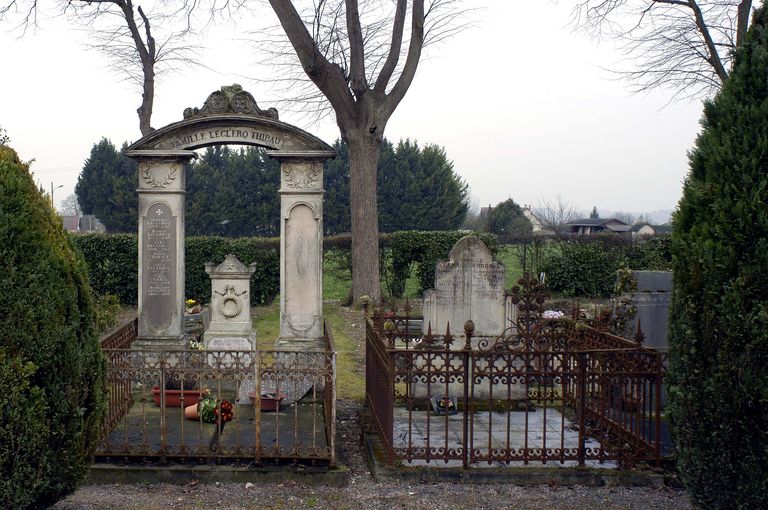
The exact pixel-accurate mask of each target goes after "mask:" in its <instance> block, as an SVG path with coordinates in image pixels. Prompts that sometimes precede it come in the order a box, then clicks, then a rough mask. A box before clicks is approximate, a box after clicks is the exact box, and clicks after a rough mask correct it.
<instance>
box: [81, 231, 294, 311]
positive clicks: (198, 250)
mask: <svg viewBox="0 0 768 510" xmlns="http://www.w3.org/2000/svg"><path fill="white" fill-rule="evenodd" d="M73 239H74V243H75V245H76V246H77V247H78V248H80V250H81V251H82V253H83V256H84V257H85V260H86V262H87V264H88V267H89V269H90V273H91V281H92V282H93V288H94V289H95V290H96V292H98V293H99V294H114V295H116V296H117V297H118V299H120V301H121V302H122V303H125V304H133V305H135V304H136V303H137V300H138V264H139V255H138V253H139V248H138V238H137V236H136V235H134V234H80V235H75V236H73ZM228 253H232V254H233V255H235V256H236V257H237V258H238V259H240V261H241V262H243V263H244V264H246V265H248V264H251V263H252V262H255V263H256V272H255V273H254V275H253V277H252V280H251V304H252V305H260V304H265V303H269V302H271V301H272V300H273V299H274V298H275V296H276V295H277V294H278V293H279V292H280V240H279V239H277V238H259V237H243V238H237V239H230V238H224V237H187V238H186V239H185V255H184V256H185V280H186V282H185V292H186V297H187V298H193V299H198V300H202V301H203V302H210V299H211V280H210V278H209V276H208V275H207V274H206V272H205V264H206V262H214V263H216V264H218V263H221V261H223V260H224V257H225V256H226V255H227V254H228Z"/></svg>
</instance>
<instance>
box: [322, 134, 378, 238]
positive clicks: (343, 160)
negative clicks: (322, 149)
mask: <svg viewBox="0 0 768 510" xmlns="http://www.w3.org/2000/svg"><path fill="white" fill-rule="evenodd" d="M385 146H388V147H389V150H390V152H391V150H392V146H391V144H389V143H388V142H386V141H385V143H383V144H382V149H381V152H382V156H383V155H384V152H385V149H384V148H385ZM333 148H334V149H335V150H336V157H335V158H334V159H330V160H326V161H325V167H324V168H323V181H324V182H323V187H324V188H325V196H324V197H323V230H324V231H325V234H326V235H330V234H340V233H343V232H350V231H351V228H352V225H351V223H350V220H351V217H350V214H351V213H350V209H349V153H348V151H347V145H346V144H344V143H341V140H336V143H334V144H333Z"/></svg>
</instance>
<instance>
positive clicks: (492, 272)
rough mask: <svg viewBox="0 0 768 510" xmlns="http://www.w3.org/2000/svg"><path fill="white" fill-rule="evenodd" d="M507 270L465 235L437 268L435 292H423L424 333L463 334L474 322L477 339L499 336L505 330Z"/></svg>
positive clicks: (477, 240)
mask: <svg viewBox="0 0 768 510" xmlns="http://www.w3.org/2000/svg"><path fill="white" fill-rule="evenodd" d="M504 284H505V269H504V266H503V265H502V264H501V263H499V262H496V261H494V260H493V257H492V255H491V252H490V251H489V250H488V247H487V246H485V243H483V242H482V241H481V240H480V238H478V237H477V236H471V235H470V236H464V237H462V238H461V239H459V241H457V242H456V244H455V245H454V246H453V248H452V249H451V253H450V255H449V258H448V260H444V261H440V262H438V264H437V267H436V268H435V289H434V290H429V291H427V292H425V293H424V318H425V321H424V331H425V332H426V329H427V327H428V326H429V324H431V326H432V333H434V334H438V335H442V334H444V333H445V329H446V326H447V325H448V323H450V326H451V333H452V334H454V335H462V334H463V327H464V322H465V321H467V320H468V319H472V321H474V323H475V336H476V337H482V336H497V335H500V334H501V333H502V331H504V327H505V321H504V311H505V296H504Z"/></svg>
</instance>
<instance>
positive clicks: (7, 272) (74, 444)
mask: <svg viewBox="0 0 768 510" xmlns="http://www.w3.org/2000/svg"><path fill="white" fill-rule="evenodd" d="M0 239H3V241H4V242H3V245H2V248H0V252H2V257H0V295H2V296H3V313H1V314H0V394H1V395H2V401H0V473H2V477H0V501H2V508H15V509H16V508H17V509H24V508H47V507H48V506H49V505H51V504H53V503H55V502H56V501H57V500H58V499H60V498H62V497H64V496H65V495H66V494H67V493H69V492H72V491H74V490H75V488H76V487H77V484H78V482H80V481H81V480H82V479H83V477H84V476H85V474H86V472H87V469H88V456H89V455H90V453H91V451H92V449H93V448H94V447H95V446H96V441H97V440H98V434H99V432H100V431H101V426H102V421H101V418H102V415H103V411H104V394H105V383H104V373H105V363H104V357H103V355H102V353H101V349H100V347H99V343H98V338H97V336H96V329H95V324H94V310H93V299H92V294H91V289H90V286H89V285H88V274H87V269H86V266H85V263H84V262H83V258H82V256H81V255H80V254H79V253H78V252H76V250H75V249H74V247H73V245H72V241H71V238H70V237H69V236H68V235H67V234H66V233H65V232H64V230H63V229H62V225H61V218H60V217H59V216H58V215H57V214H56V213H55V211H54V210H53V209H52V207H51V206H50V202H49V200H48V199H47V198H46V197H45V196H44V195H43V194H42V193H40V192H39V190H38V189H37V188H36V187H35V184H34V182H33V180H32V176H31V175H30V173H29V169H28V168H27V167H26V165H24V164H23V163H21V161H20V160H19V157H18V156H17V154H16V153H15V152H14V151H13V150H12V149H10V148H9V147H7V146H5V145H2V144H0Z"/></svg>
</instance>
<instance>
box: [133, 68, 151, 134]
mask: <svg viewBox="0 0 768 510" xmlns="http://www.w3.org/2000/svg"><path fill="white" fill-rule="evenodd" d="M143 67H144V83H143V90H142V94H141V106H139V108H138V109H137V110H136V113H138V114H139V130H141V136H147V135H148V134H150V133H151V132H152V131H153V129H152V126H151V124H150V123H151V122H152V109H153V106H154V102H155V70H154V66H153V65H151V64H149V65H147V64H145V65H144V66H143Z"/></svg>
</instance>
